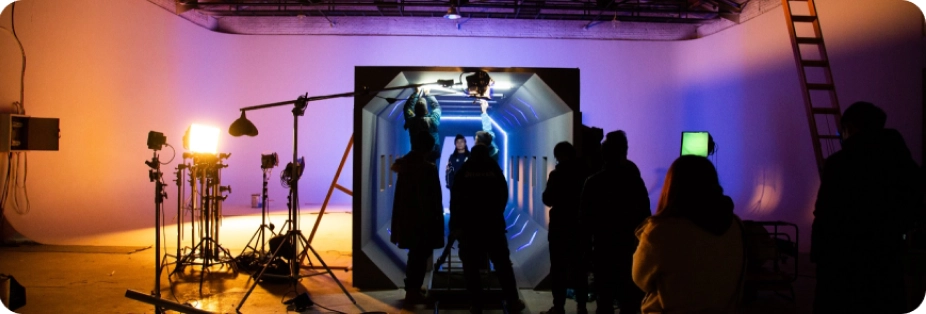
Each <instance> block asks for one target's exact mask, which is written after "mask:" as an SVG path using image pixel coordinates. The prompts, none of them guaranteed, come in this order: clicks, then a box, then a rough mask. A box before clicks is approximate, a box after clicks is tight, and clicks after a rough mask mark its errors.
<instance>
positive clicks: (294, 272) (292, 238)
mask: <svg viewBox="0 0 926 314" xmlns="http://www.w3.org/2000/svg"><path fill="white" fill-rule="evenodd" d="M431 84H438V85H442V86H452V85H454V82H453V80H438V81H437V83H425V84H410V85H404V86H394V87H387V88H383V89H379V90H377V92H381V91H388V90H398V89H405V88H411V87H420V86H424V85H431ZM371 92H373V91H371V90H369V89H368V88H367V87H363V88H362V90H359V91H354V92H347V93H341V94H332V95H325V96H314V97H307V95H304V96H299V98H298V99H296V100H292V101H283V102H278V103H271V104H264V105H257V106H251V107H244V108H241V109H240V111H241V118H238V119H237V120H235V122H233V123H232V125H231V126H229V128H228V133H229V134H231V135H232V136H235V137H238V136H242V135H248V136H257V134H258V131H257V127H255V126H254V124H253V123H252V122H251V121H248V119H247V117H246V115H245V112H247V111H250V110H257V109H264V108H270V107H278V106H283V105H290V104H292V105H294V108H293V110H292V112H293V159H292V168H291V169H290V171H291V181H292V182H291V184H290V192H289V195H290V197H289V198H290V204H289V220H288V225H287V226H288V227H289V231H287V232H286V234H285V236H284V240H283V244H281V245H279V246H278V247H276V248H274V251H273V254H271V255H270V260H273V258H274V257H276V256H278V254H279V253H280V250H281V249H282V248H284V247H286V245H285V244H287V243H288V244H290V247H291V248H289V249H290V250H291V253H292V254H290V255H289V256H291V257H292V258H290V259H289V275H288V276H286V278H289V279H291V280H292V283H293V287H294V288H295V287H296V283H297V281H298V280H299V278H301V277H303V276H301V275H300V274H299V265H300V264H301V262H302V259H303V258H305V257H306V256H307V255H308V254H307V252H306V251H305V250H310V251H312V254H313V255H315V257H316V258H317V259H318V261H319V262H320V263H321V264H322V267H323V268H324V269H325V272H326V273H328V274H329V275H331V278H332V279H334V281H335V282H336V283H337V284H338V286H340V287H341V290H342V291H344V294H345V295H347V297H348V298H350V300H351V302H353V303H354V304H357V301H356V300H354V298H353V297H352V296H351V295H350V293H348V292H347V289H345V288H344V285H343V284H341V281H340V280H338V278H337V277H335V276H334V273H332V272H331V268H329V267H328V265H327V264H325V261H324V260H322V258H321V256H319V255H318V252H316V251H315V249H313V248H312V246H311V243H309V241H308V240H306V238H305V236H303V235H302V231H300V230H299V226H298V219H297V218H298V215H299V187H298V184H299V174H300V173H299V168H300V167H298V166H299V163H298V161H297V156H298V152H299V141H298V138H299V117H300V116H303V115H304V114H305V109H306V107H307V106H308V103H309V102H310V101H316V100H323V99H332V98H340V97H353V96H354V95H356V94H358V93H362V94H366V93H371ZM302 166H304V165H302ZM321 214H323V213H320V214H319V215H321ZM315 227H316V228H317V227H318V225H317V224H316V225H315ZM312 233H313V234H314V228H313V232H312ZM299 244H302V246H303V251H302V253H301V254H296V252H297V251H298V246H299ZM272 246H273V245H271V247H272ZM268 266H270V263H267V265H264V267H263V269H261V271H260V273H259V274H258V275H257V277H256V278H255V280H254V284H252V285H251V288H250V289H248V292H247V293H246V294H245V295H244V298H243V299H242V300H241V303H239V304H238V307H237V308H236V309H235V310H236V311H237V312H239V313H240V312H241V306H243V305H244V302H245V301H247V299H248V296H250V295H251V292H253V291H254V288H255V287H257V283H258V282H260V280H261V279H262V278H263V276H265V275H266V274H265V273H266V271H267V267H268ZM315 275H317V274H315ZM291 301H294V302H295V301H298V300H296V299H293V300H291Z"/></svg>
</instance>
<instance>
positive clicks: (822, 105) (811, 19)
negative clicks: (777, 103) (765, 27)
mask: <svg viewBox="0 0 926 314" xmlns="http://www.w3.org/2000/svg"><path fill="white" fill-rule="evenodd" d="M781 2H782V7H784V11H785V19H786V20H787V22H788V31H789V32H790V34H791V46H792V47H793V48H794V61H795V63H796V64H797V69H798V74H799V75H798V76H799V77H800V81H801V90H802V95H803V96H804V107H805V108H806V113H807V120H808V122H809V123H810V136H811V139H812V141H813V150H814V155H815V156H816V160H817V171H818V173H821V172H822V171H823V162H824V160H825V159H826V157H828V156H829V155H831V154H832V153H835V152H836V151H837V150H838V149H840V148H841V144H840V133H839V132H840V130H841V128H840V125H839V120H840V119H841V118H842V114H841V113H840V109H839V102H838V100H837V99H836V87H835V85H834V83H833V73H832V72H831V71H830V62H829V57H828V56H827V54H826V46H825V45H824V44H823V32H822V31H821V30H820V19H819V18H818V17H817V9H816V5H815V4H814V1H813V0H781ZM792 3H794V4H796V6H795V8H797V11H798V12H796V13H794V12H792V7H791V4H792ZM801 3H804V4H806V5H807V9H806V11H805V10H803V9H802V8H800V4H801Z"/></svg>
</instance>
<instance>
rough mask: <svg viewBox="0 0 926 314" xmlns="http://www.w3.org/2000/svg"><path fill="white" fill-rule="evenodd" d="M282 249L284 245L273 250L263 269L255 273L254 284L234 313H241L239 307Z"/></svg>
mask: <svg viewBox="0 0 926 314" xmlns="http://www.w3.org/2000/svg"><path fill="white" fill-rule="evenodd" d="M283 247H284V245H279V246H277V247H276V248H275V249H273V253H271V254H270V258H269V259H268V262H267V264H266V265H264V267H263V268H261V269H260V272H259V273H257V277H254V283H253V284H251V288H249V289H248V292H247V293H245V294H244V298H242V299H241V302H240V303H238V307H236V308H235V312H237V313H241V307H242V306H244V302H245V301H247V300H248V297H249V296H251V292H254V288H256V287H257V284H258V283H260V279H261V278H263V277H264V273H265V272H267V267H270V261H272V260H273V258H274V257H276V256H277V254H279V253H280V249H282V248H283Z"/></svg>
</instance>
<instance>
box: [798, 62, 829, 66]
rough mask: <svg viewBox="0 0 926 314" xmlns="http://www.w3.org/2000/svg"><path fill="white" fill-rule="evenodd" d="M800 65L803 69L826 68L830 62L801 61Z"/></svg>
mask: <svg viewBox="0 0 926 314" xmlns="http://www.w3.org/2000/svg"><path fill="white" fill-rule="evenodd" d="M801 65H803V66H805V67H828V66H830V62H829V61H827V60H801Z"/></svg>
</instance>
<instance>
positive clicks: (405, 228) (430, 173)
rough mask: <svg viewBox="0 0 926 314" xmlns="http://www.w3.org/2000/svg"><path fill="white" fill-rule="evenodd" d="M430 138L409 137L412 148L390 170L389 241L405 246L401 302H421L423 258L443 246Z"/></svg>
mask: <svg viewBox="0 0 926 314" xmlns="http://www.w3.org/2000/svg"><path fill="white" fill-rule="evenodd" d="M433 146H434V139H433V137H431V136H427V134H424V135H423V136H415V137H413V142H412V151H411V152H409V153H408V154H406V155H405V156H403V157H401V158H399V159H397V160H396V161H395V163H394V164H393V165H392V171H395V172H396V173H398V176H397V178H396V186H395V197H394V199H393V204H392V226H391V229H390V231H391V235H390V237H389V240H390V241H391V242H392V243H395V244H396V245H398V247H399V248H402V249H408V261H407V263H406V267H405V277H406V278H405V293H406V294H405V302H406V304H416V303H421V302H423V301H424V300H425V295H424V293H423V292H422V291H421V286H422V284H423V283H424V276H425V272H426V271H427V261H428V259H429V258H431V257H432V256H433V254H434V249H439V248H442V247H443V246H444V217H443V213H444V207H443V205H442V203H441V187H440V178H439V177H438V173H437V166H436V165H435V164H434V163H432V162H431V161H429V160H428V158H429V157H430V155H431V149H432V147H433Z"/></svg>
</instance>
